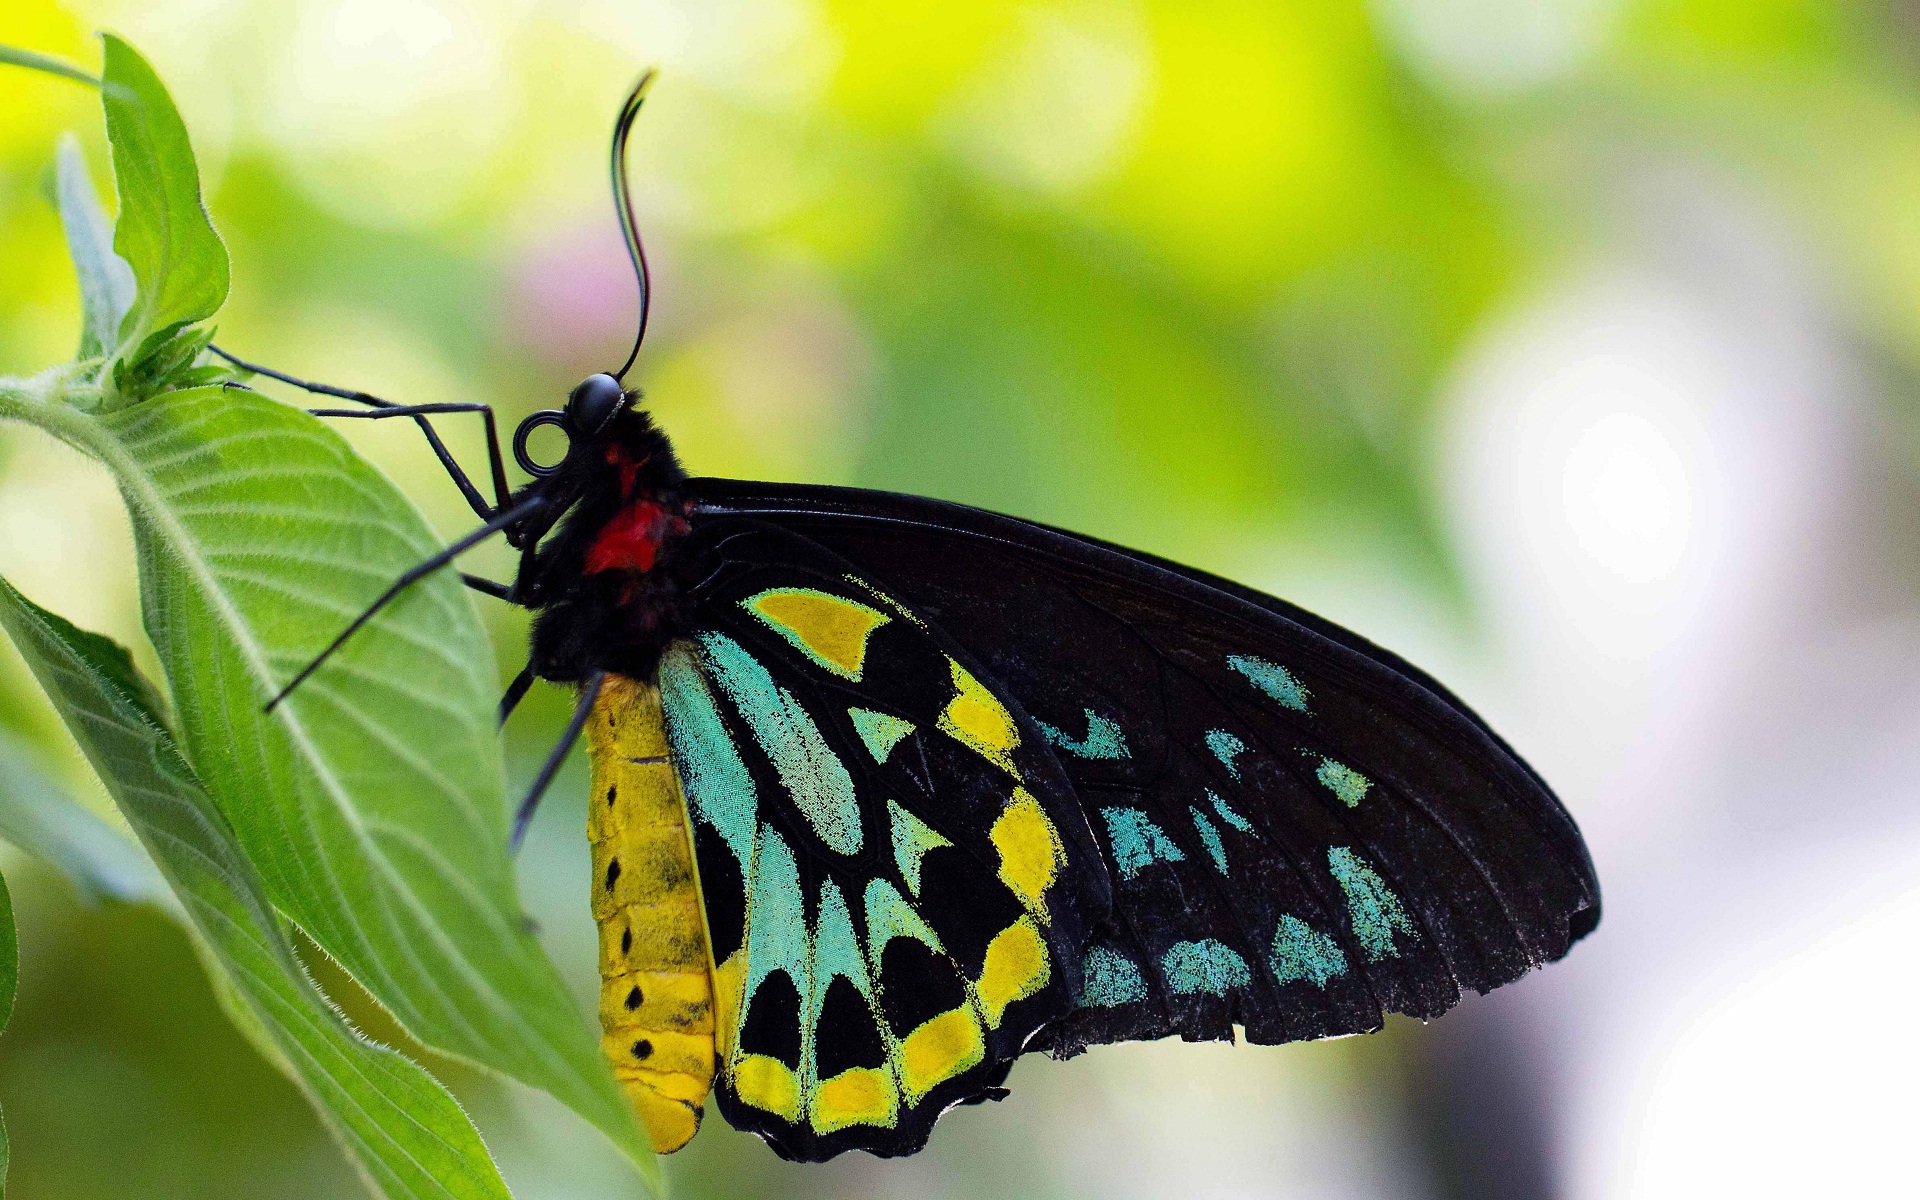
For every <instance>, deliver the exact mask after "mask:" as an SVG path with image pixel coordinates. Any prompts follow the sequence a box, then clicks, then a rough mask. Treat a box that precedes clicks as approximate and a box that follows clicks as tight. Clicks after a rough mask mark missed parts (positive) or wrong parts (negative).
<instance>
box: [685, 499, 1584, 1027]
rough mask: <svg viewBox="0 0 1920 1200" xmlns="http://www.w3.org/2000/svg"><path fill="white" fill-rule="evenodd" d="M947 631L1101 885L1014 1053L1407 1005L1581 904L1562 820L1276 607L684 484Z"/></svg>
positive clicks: (1483, 747)
mask: <svg viewBox="0 0 1920 1200" xmlns="http://www.w3.org/2000/svg"><path fill="white" fill-rule="evenodd" d="M695 490H696V493H697V494H698V495H700V496H701V497H702V499H703V503H704V505H705V507H704V508H703V509H702V510H701V513H700V514H699V515H696V527H697V526H698V525H699V524H700V523H701V522H702V521H704V520H715V521H718V520H726V519H738V517H739V515H741V514H751V515H752V516H753V517H754V518H755V519H758V520H762V521H767V522H772V523H777V524H779V525H781V526H782V527H784V528H787V529H790V530H792V531H793V532H795V533H799V534H804V535H805V536H806V537H807V538H809V539H811V540H813V541H815V542H818V543H819V544H821V545H823V546H825V547H828V548H830V549H831V550H832V551H833V552H834V553H835V554H837V555H839V556H840V557H842V558H844V559H846V560H848V561H849V562H851V563H853V564H854V567H855V569H856V570H857V571H859V572H862V573H863V576H864V577H865V578H868V579H870V580H872V581H873V582H874V583H875V585H876V586H880V587H884V588H886V589H888V591H889V594H891V595H893V596H895V597H897V598H898V599H899V600H900V602H901V603H903V604H905V605H907V606H908V607H910V608H911V609H912V610H913V611H914V612H916V613H918V614H920V615H921V617H922V619H923V620H925V621H926V622H928V623H929V624H931V625H934V626H936V627H938V628H939V629H941V630H942V631H944V633H945V634H946V635H947V636H949V637H951V638H953V639H954V640H955V641H956V642H957V643H959V644H961V645H963V646H965V647H967V648H968V650H970V651H971V652H972V653H973V654H974V655H975V656H977V657H978V659H979V660H980V662H981V664H982V669H983V670H984V671H987V672H989V673H991V674H992V676H993V677H994V678H995V679H996V680H998V681H999V684H1000V686H1002V687H1003V688H1005V689H1006V692H1007V694H1008V697H1009V701H1010V703H1017V705H1018V706H1019V707H1021V708H1023V709H1025V710H1026V711H1027V712H1028V713H1029V714H1031V716H1032V718H1033V719H1034V721H1035V723H1036V725H1037V726H1038V727H1039V728H1041V729H1042V731H1043V736H1045V737H1047V738H1048V740H1049V742H1050V744H1051V746H1052V748H1053V750H1054V752H1055V754H1056V756H1057V758H1058V760H1059V761H1060V762H1061V763H1062V764H1063V767H1064V770H1065V772H1066V773H1067V775H1068V776H1069V777H1070V778H1071V780H1072V783H1073V786H1074V788H1075V790H1076V792H1077V794H1078V796H1079V799H1080V802H1081V804H1082V807H1083V810H1084V811H1085V813H1086V815H1087V819H1088V821H1089V824H1090V826H1091V828H1092V830H1093V832H1094V835H1095V837H1096V838H1097V839H1098V841H1099V844H1100V848H1101V853H1102V855H1103V858H1104V861H1105V865H1106V868H1107V870H1108V872H1109V874H1110V876H1111V880H1112V888H1113V895H1114V904H1113V907H1112V913H1111V919H1110V920H1109V921H1108V922H1107V923H1106V924H1105V925H1104V926H1101V927H1100V928H1098V929H1096V930H1094V931H1093V933H1092V935H1091V936H1090V937H1089V940H1088V944H1087V945H1086V946H1085V947H1084V949H1083V951H1082V971H1083V977H1084V983H1083V986H1082V991H1081V992H1080V994H1079V1004H1078V1007H1077V1009H1076V1011H1075V1012H1074V1013H1072V1014H1070V1015H1068V1016H1066V1017H1064V1018H1063V1019H1062V1020H1060V1021H1059V1022H1057V1023H1056V1024H1055V1025H1054V1026H1052V1027H1051V1028H1050V1029H1049V1030H1047V1031H1046V1033H1045V1035H1044V1036H1043V1038H1042V1039H1040V1040H1039V1043H1038V1044H1044V1045H1048V1046H1051V1047H1053V1048H1054V1049H1056V1050H1059V1051H1063V1052H1071V1051H1073V1050H1075V1049H1077V1048H1078V1047H1079V1046H1081V1045H1084V1044H1089V1043H1098V1042H1106V1041H1116V1040H1123V1039H1132V1038H1143V1037H1157V1036H1163V1035H1166V1034H1169V1033H1179V1034H1181V1035H1182V1036H1185V1037H1188V1038H1221V1037H1228V1036H1231V1032H1232V1026H1233V1025H1234V1024H1240V1025H1243V1026H1244V1027H1245V1029H1246V1033H1247V1036H1248V1037H1249V1039H1250V1040H1254V1041H1260V1042H1277V1041H1285V1040H1291V1039H1295V1038H1303V1037H1319V1036H1328V1035H1332V1034H1339V1033H1349V1032H1358V1031H1362V1030H1367V1029H1373V1028H1377V1027H1378V1026H1379V1024H1380V1022H1381V1019H1382V1014H1383V1013H1384V1012H1389V1011H1392V1012H1403V1013H1408V1014H1412V1015H1416V1016H1421V1017H1426V1016H1432V1015H1436V1014H1438V1013H1439V1012H1441V1011H1444V1010H1445V1009H1446V1008H1447V1007H1449V1006H1450V1005H1451V1004H1452V1003H1453V1002H1454V1001H1455V1000H1456V999H1457V998H1458V995H1459V993H1460V990H1461V988H1463V987H1464V988H1471V989H1474V990H1480V991H1484V990H1487V989H1490V988H1492V987H1496V986H1498V985H1500V984H1502V983H1505V982H1508V981H1510V980H1512V979H1514V978H1516V977H1517V976H1519V975H1520V974H1522V973H1524V972H1525V971H1526V970H1528V969H1529V968H1530V967H1532V966H1536V965H1539V964H1541V963H1543V962H1547V961H1551V960H1552V959H1556V958H1558V957H1560V956H1561V955H1562V954H1564V953H1565V952H1566V949H1567V947H1568V945H1569V944H1570V943H1571V941H1572V940H1574V939H1576V938H1578V937H1579V936H1581V935H1583V934H1584V933H1586V932H1587V931H1588V930H1589V929H1591V928H1592V926H1593V923H1594V922H1595V921H1596V920H1597V918H1598V911H1599V900H1598V888H1597V884H1596V883H1595V881H1594V877H1593V873H1592V866H1591V864H1590V862H1589V861H1588V859H1587V856H1586V852H1585V849H1584V846H1583V845H1582V844H1581V842H1580V839H1579V835H1578V832H1577V830H1576V829H1575V828H1574V826H1573V824H1572V822H1571V820H1570V819H1569V818H1568V817H1567V815H1566V813H1565V811H1564V810H1563V809H1561V807H1560V806H1559V803H1558V801H1557V800H1555V799H1554V797H1553V795H1552V793H1551V792H1550V791H1548V790H1547V789H1546V787H1545V786H1544V785H1543V784H1542V783H1540V781H1539V779H1538V778H1537V776H1535V775H1534V774H1533V773H1532V772H1531V771H1530V770H1529V769H1528V768H1527V767H1526V765H1525V764H1524V763H1523V762H1521V761H1520V760H1519V759H1518V758H1517V757H1516V756H1514V755H1513V754H1512V752H1511V751H1509V750H1508V749H1507V748H1506V747H1505V746H1504V745H1503V744H1502V743H1500V742H1499V740H1498V739H1497V738H1495V737H1494V736H1493V735H1492V734H1491V733H1490V732H1489V731H1488V730H1487V729H1486V727H1485V726H1484V725H1483V724H1482V723H1481V722H1480V721H1479V720H1478V718H1476V717H1474V716H1473V714H1472V713H1471V712H1470V711H1469V710H1468V709H1467V708H1466V707H1465V706H1464V705H1462V704H1461V703H1460V702H1459V701H1458V700H1456V699H1454V698H1453V697H1452V696H1451V695H1449V694H1448V693H1447V692H1446V691H1445V690H1444V689H1442V688H1440V687H1439V685H1438V684H1435V683H1433V681H1432V680H1430V679H1429V678H1427V677H1426V676H1424V675H1423V674H1421V673H1420V672H1418V671H1417V670H1415V669H1414V668H1412V667H1409V666H1408V665H1407V664H1405V663H1404V662H1401V661H1400V660H1399V659H1397V658H1395V657H1394V656H1392V655H1390V654H1388V653H1387V652H1385V651H1382V650H1379V649H1378V648H1377V647H1373V646H1371V645H1370V644H1368V643H1366V642H1364V641H1363V640H1361V639H1359V638H1357V637H1355V636H1354V635H1352V634H1349V633H1346V632H1345V631H1341V630H1338V629H1336V628H1334V627H1332V626H1329V625H1327V624H1326V623H1325V622H1321V621H1319V620H1318V619H1317V618H1311V617H1308V616H1306V614H1302V613H1299V611H1298V610H1295V609H1292V608H1291V607H1290V606H1287V605H1285V604H1283V603H1282V602H1280V601H1276V600H1272V599H1271V598H1269V597H1262V596H1259V595H1258V594H1257V593H1250V592H1248V591H1247V590H1246V589H1243V588H1239V587H1237V586H1236V585H1232V584H1228V583H1225V582H1224V581H1218V580H1213V579H1211V578H1210V577H1207V576H1203V575H1199V574H1198V573H1195V572H1191V571H1187V570H1184V569H1175V568H1172V567H1171V566H1170V565H1169V564H1162V563H1159V562H1157V561H1155V560H1151V559H1147V558H1145V557H1144V556H1139V555H1133V554H1130V553H1127V552H1123V551H1119V550H1117V549H1115V548H1112V547H1107V546H1103V545H1100V544H1098V543H1093V542H1089V541H1086V540H1084V539H1078V538H1074V537H1071V536H1069V535H1063V534H1060V533H1058V532H1057V531H1053V530H1048V529H1045V528H1042V527H1039V526H1034V525H1028V524H1026V523H1024V522H1019V521H1014V520H1012V519H1009V518H1004V517H997V516H994V515H992V514H987V513H980V512H978V511H977V510H970V509H962V508H958V507H956V506H952V505H943V504H939V503H937V502H934V501H926V500H919V499H916V498H910V497H894V496H886V495H881V494H878V493H865V492H854V491H848V490H844V489H828V488H794V487H788V486H783V487H781V488H780V489H778V490H777V491H775V490H771V489H768V490H760V489H756V488H755V486H754V485H747V484H738V483H720V482H718V481H698V482H697V483H696V485H695Z"/></svg>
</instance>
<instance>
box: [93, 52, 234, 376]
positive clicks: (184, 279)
mask: <svg viewBox="0 0 1920 1200" xmlns="http://www.w3.org/2000/svg"><path fill="white" fill-rule="evenodd" d="M103 40H104V41H105V43H106V58H105V68H104V70H103V72H102V76H103V79H102V85H101V89H100V99H101V104H102V106H103V107H104V108H105V110H106V116H107V140H108V142H109V143H110V144H111V146H112V148H113V174H114V183H115V185H116V186H117V188H118V189H119V193H120V216H119V219H118V220H117V221H116V222H115V224H114V229H113V248H114V250H116V251H117V252H118V253H119V255H120V257H121V258H123V259H125V260H126V262H127V265H128V266H129V267H131V268H132V269H133V277H134V279H135V281H136V282H137V284H138V289H139V290H138V295H137V296H136V297H135V299H134V303H133V307H132V308H130V309H128V310H127V315H126V317H125V318H124V319H123V320H122V321H121V324H120V329H119V338H118V342H119V345H120V346H122V347H125V346H129V345H132V346H139V345H141V344H142V343H144V342H145V341H146V339H147V338H148V337H150V336H152V335H153V334H155V333H158V332H161V331H164V330H168V329H170V328H174V327H178V326H180V325H185V324H189V323H191V322H194V321H202V320H205V319H206V318H208V317H210V316H212V315H213V314H214V313H216V312H218V311H219V310H220V305H221V304H222V303H224V302H225V301H226V298H227V282H228V278H227V272H228V264H227V248H226V246H225V245H224V244H223V243H222V242H221V241H220V235H219V234H217V233H215V232H214V230H213V222H212V221H211V220H209V219H208V217H207V210H206V208H205V206H203V205H202V204H201V202H200V170H199V167H198V166H197V165H196V164H195V162H194V158H193V146H192V144H191V143H190V142H189V141H188V140H187V126H186V123H185V122H183V121H182V120H181V119H180V114H179V112H177V111H176V110H175V109H174V107H173V100H172V99H171V98H170V97H168V95H167V89H166V87H165V86H164V85H163V84H162V83H161V82H160V77H159V76H158V75H155V74H154V73H153V68H152V67H150V66H148V65H147V61H146V60H145V59H143V58H141V57H140V55H139V53H138V52H136V51H135V50H134V48H133V47H131V46H129V45H127V43H125V42H123V41H121V40H120V39H119V38H117V37H115V36H114V35H112V34H110V33H109V34H106V35H104V36H103Z"/></svg>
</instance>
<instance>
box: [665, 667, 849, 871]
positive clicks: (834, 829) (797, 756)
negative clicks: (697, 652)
mask: <svg viewBox="0 0 1920 1200" xmlns="http://www.w3.org/2000/svg"><path fill="white" fill-rule="evenodd" d="M700 645H701V648H702V649H703V650H704V651H705V655H704V657H705V660H706V665H707V666H708V668H709V669H710V670H711V671H712V673H713V676H714V678H715V679H716V680H717V681H718V682H719V684H720V689H721V690H722V691H724V692H725V693H726V694H727V699H729V700H731V701H732V702H733V706H734V708H735V709H736V710H738V711H739V713H740V716H741V717H742V718H743V719H744V720H745V721H746V723H747V728H748V729H750V730H752V732H753V738H754V740H755V741H756V742H758V743H760V748H761V749H763V750H765V751H766V752H767V757H768V758H770V759H772V760H773V766H774V770H775V771H777V772H778V773H779V775H780V783H781V786H782V787H784V788H785V789H786V790H787V793H788V794H789V795H791V796H792V797H793V802H794V804H795V805H796V806H797V807H798V808H799V809H800V812H801V813H802V814H803V815H804V816H805V817H806V818H807V822H808V823H809V824H810V825H812V826H813V831H814V832H815V833H817V834H819V835H820V840H821V841H823V842H825V843H826V844H827V845H828V846H831V847H832V848H833V849H835V850H837V851H839V852H840V853H842V854H858V853H859V852H860V846H861V843H862V840H863V839H862V835H861V829H860V806H859V804H858V803H857V802H856V801H855V800H854V795H853V779H852V777H851V776H849V775H848V774H847V768H846V766H845V764H843V763H842V762H841V761H840V757H839V756H838V755H837V754H835V753H834V752H833V749H832V748H831V747H830V746H828V745H827V742H826V739H825V738H823V737H821V736H820V727H819V726H818V725H815V724H814V721H813V718H812V717H811V716H809V715H808V714H807V710H806V709H805V708H803V707H801V705H800V702H799V701H798V700H796V699H794V697H793V693H791V692H789V691H787V689H785V688H783V687H781V686H780V685H779V684H778V683H777V682H775V681H774V678H773V676H772V674H770V673H769V672H768V671H767V669H766V667H764V666H762V665H761V663H760V660H759V659H756V658H755V657H753V655H751V654H749V653H748V652H747V649H746V647H744V646H742V645H741V644H740V643H739V642H736V641H734V640H733V639H732V638H730V637H728V636H727V635H726V634H724V633H717V632H713V631H708V632H704V633H702V634H701V635H700Z"/></svg>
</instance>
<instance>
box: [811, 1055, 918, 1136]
mask: <svg viewBox="0 0 1920 1200" xmlns="http://www.w3.org/2000/svg"><path fill="white" fill-rule="evenodd" d="M811 1109H812V1112H811V1114H810V1116H811V1118H812V1120H813V1128H814V1131H815V1132H816V1133H832V1132H833V1131H834V1130H836V1129H845V1128H847V1127H848V1126H849V1125H878V1126H880V1127H881V1128H883V1129H885V1128H891V1127H892V1125H893V1123H894V1120H895V1119H896V1118H897V1117H898V1116H899V1113H900V1096H899V1093H897V1092H896V1091H895V1090H894V1087H893V1079H892V1077H891V1076H889V1075H888V1074H887V1073H886V1072H885V1071H877V1070H874V1069H873V1068H872V1067H853V1068H850V1069H848V1070H845V1071H842V1072H840V1073H839V1074H838V1075H835V1076H834V1077H833V1078H832V1079H826V1080H822V1081H821V1082H820V1085H819V1087H818V1088H816V1089H815V1091H814V1093H813V1104H812V1105H811Z"/></svg>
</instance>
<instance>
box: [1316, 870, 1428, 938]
mask: <svg viewBox="0 0 1920 1200" xmlns="http://www.w3.org/2000/svg"><path fill="white" fill-rule="evenodd" d="M1327 869H1328V870H1329V871H1331V872H1332V873H1333V878H1334V879H1335V881H1337V882H1338V883H1339V884H1340V890H1341V891H1343V892H1345V893H1346V894H1347V915H1348V918H1349V919H1350V920H1351V921H1352V922H1353V936H1354V939H1355V940H1356V941H1358V942H1359V943H1360V948H1361V949H1362V950H1365V951H1366V952H1367V961H1368V962H1379V961H1380V960H1381V959H1383V958H1394V957H1397V956H1398V955H1399V953H1400V948H1399V947H1398V946H1396V945H1395V944H1394V940H1393V938H1394V935H1395V934H1404V935H1406V936H1407V937H1410V938H1411V937H1414V936H1416V935H1415V933H1414V928H1413V921H1412V920H1411V919H1410V918H1409V917H1408V916H1407V910H1406V909H1405V908H1402V907H1401V906H1400V898H1399V897H1398V896H1395V895H1394V894H1393V890H1392V889H1391V888H1389V887H1387V881H1386V880H1384V879H1382V878H1380V875H1379V872H1377V871H1375V870H1374V869H1373V868H1372V867H1370V866H1368V865H1367V863H1366V860H1364V859H1362V858H1361V857H1360V856H1359V855H1358V854H1355V853H1354V852H1353V848H1352V847H1351V846H1335V847H1333V848H1332V849H1330V850H1328V851H1327Z"/></svg>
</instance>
